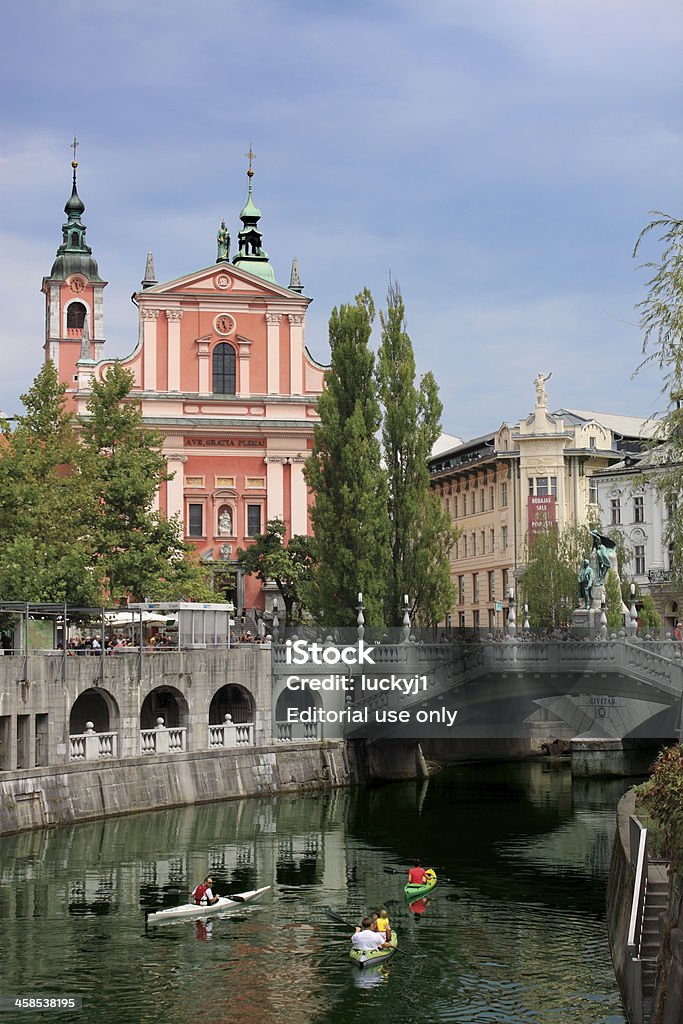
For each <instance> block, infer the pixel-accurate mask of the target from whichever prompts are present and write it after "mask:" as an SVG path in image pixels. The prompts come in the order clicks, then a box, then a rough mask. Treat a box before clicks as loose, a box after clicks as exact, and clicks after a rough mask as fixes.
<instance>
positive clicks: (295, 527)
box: [290, 455, 308, 535]
mask: <svg viewBox="0 0 683 1024" xmlns="http://www.w3.org/2000/svg"><path fill="white" fill-rule="evenodd" d="M305 462H306V457H305V456H304V455H295V456H294V458H293V459H292V478H291V485H290V494H291V502H292V520H291V521H292V535H295V534H299V533H300V534H306V533H308V501H307V494H308V489H307V487H306V481H305V479H304V464H305Z"/></svg>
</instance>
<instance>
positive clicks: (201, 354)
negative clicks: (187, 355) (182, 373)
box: [195, 335, 211, 395]
mask: <svg viewBox="0 0 683 1024" xmlns="http://www.w3.org/2000/svg"><path fill="white" fill-rule="evenodd" d="M195 345H196V346H197V389H198V391H199V394H200V395H208V393H209V390H210V388H209V347H210V345H211V338H210V337H209V336H208V335H207V337H206V338H196V339H195Z"/></svg>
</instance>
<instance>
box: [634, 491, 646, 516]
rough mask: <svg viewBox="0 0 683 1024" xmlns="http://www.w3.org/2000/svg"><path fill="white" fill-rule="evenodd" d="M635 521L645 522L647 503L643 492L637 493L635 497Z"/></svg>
mask: <svg viewBox="0 0 683 1024" xmlns="http://www.w3.org/2000/svg"><path fill="white" fill-rule="evenodd" d="M633 522H634V523H644V522H645V505H644V499H643V495H642V494H636V496H635V497H634V499H633Z"/></svg>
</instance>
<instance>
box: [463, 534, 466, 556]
mask: <svg viewBox="0 0 683 1024" xmlns="http://www.w3.org/2000/svg"><path fill="white" fill-rule="evenodd" d="M462 557H463V558H467V537H466V536H464V535H463V538H462Z"/></svg>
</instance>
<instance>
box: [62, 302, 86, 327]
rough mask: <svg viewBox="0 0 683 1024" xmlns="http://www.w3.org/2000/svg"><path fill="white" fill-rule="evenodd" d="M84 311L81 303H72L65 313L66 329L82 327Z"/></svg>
mask: <svg viewBox="0 0 683 1024" xmlns="http://www.w3.org/2000/svg"><path fill="white" fill-rule="evenodd" d="M85 314H86V309H85V306H84V305H83V303H82V302H72V303H71V305H70V306H69V308H68V309H67V311H66V326H67V327H78V328H81V327H83V324H84V323H85Z"/></svg>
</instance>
